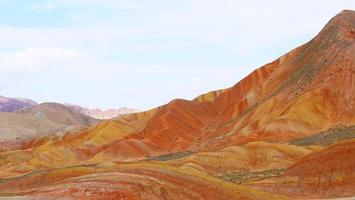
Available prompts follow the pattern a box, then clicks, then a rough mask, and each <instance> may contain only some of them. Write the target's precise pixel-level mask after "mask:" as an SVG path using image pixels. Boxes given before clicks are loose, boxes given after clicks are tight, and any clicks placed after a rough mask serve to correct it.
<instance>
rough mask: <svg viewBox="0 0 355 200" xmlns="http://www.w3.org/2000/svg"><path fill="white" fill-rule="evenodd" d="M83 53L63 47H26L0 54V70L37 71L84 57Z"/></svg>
mask: <svg viewBox="0 0 355 200" xmlns="http://www.w3.org/2000/svg"><path fill="white" fill-rule="evenodd" d="M84 56H85V54H83V53H81V52H79V51H77V50H73V49H63V48H28V49H24V50H19V51H17V52H14V53H3V54H0V70H2V71H9V72H29V71H38V70H41V69H43V68H44V67H51V65H60V64H64V63H66V62H72V61H74V60H77V59H79V58H82V57H84Z"/></svg>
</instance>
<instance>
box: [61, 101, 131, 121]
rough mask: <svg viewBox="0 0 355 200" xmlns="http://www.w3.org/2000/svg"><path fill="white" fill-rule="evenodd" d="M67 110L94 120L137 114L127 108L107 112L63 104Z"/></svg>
mask: <svg viewBox="0 0 355 200" xmlns="http://www.w3.org/2000/svg"><path fill="white" fill-rule="evenodd" d="M64 105H66V106H67V107H68V108H70V109H72V110H73V111H76V112H79V113H82V114H84V115H87V116H90V117H93V118H96V119H111V118H114V117H118V116H120V115H126V114H130V113H135V112H138V110H137V109H133V108H127V107H122V108H118V109H107V110H101V109H98V108H94V109H89V108H84V107H82V106H78V105H73V104H64Z"/></svg>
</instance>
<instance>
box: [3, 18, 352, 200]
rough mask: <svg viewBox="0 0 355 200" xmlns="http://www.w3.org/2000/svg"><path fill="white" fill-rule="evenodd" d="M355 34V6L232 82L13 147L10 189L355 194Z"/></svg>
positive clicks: (222, 195)
mask: <svg viewBox="0 0 355 200" xmlns="http://www.w3.org/2000/svg"><path fill="white" fill-rule="evenodd" d="M354 40H355V12H354V11H343V12H341V13H340V14H338V15H337V16H335V17H334V18H333V19H332V20H331V21H330V22H329V23H328V24H327V25H326V26H325V28H324V29H323V30H322V31H321V32H320V33H319V34H318V35H317V36H316V37H315V38H314V39H312V40H311V41H310V42H308V43H307V44H305V45H302V46H300V47H298V48H296V49H294V50H292V51H291V52H289V53H287V54H285V55H283V56H282V57H280V58H278V59H277V60H275V61H273V62H271V63H269V64H266V65H265V66H263V67H261V68H259V69H257V70H255V71H254V72H253V73H251V74H250V75H249V76H247V77H245V78H244V79H243V80H241V81H240V82H238V83H237V84H236V85H234V86H233V87H231V88H227V89H223V90H219V91H213V92H210V93H207V94H203V95H201V96H199V97H197V98H195V99H194V100H192V101H187V100H182V99H177V100H173V101H171V102H170V103H168V104H166V105H163V106H161V107H158V108H156V109H152V110H149V111H146V112H140V113H133V114H129V115H124V116H122V117H119V118H116V119H113V120H107V121H103V122H102V123H99V124H98V125H97V126H94V127H92V128H90V129H86V130H83V131H80V132H77V133H71V134H67V135H65V136H63V137H62V138H57V139H49V140H48V141H44V142H42V143H41V144H39V145H37V146H34V147H33V148H32V149H30V150H26V151H24V150H20V151H8V152H4V153H1V154H0V164H1V165H0V177H2V178H4V179H3V180H2V181H0V191H1V192H0V194H18V195H25V196H26V197H28V198H30V197H33V198H48V197H51V198H54V199H55V198H57V197H64V198H69V199H70V198H73V199H82V198H92V199H98V198H100V199H105V198H106V199H115V198H116V199H117V198H122V199H125V198H126V199H288V198H290V199H299V198H324V197H327V198H336V197H349V196H354V195H355V192H354V191H355V184H354V182H353V179H354V177H353V174H354V162H353V161H354V160H355V159H354V158H355V157H354V142H353V140H351V139H350V140H349V138H352V137H355V133H354V132H352V131H353V130H354V129H353V128H352V127H354V126H355V116H354V113H355V99H354V96H355V95H354V94H355V83H354V73H355V63H354V60H355V56H354V54H355V41H354ZM332 130H333V131H332ZM334 130H337V131H334ZM352 135H353V136H352ZM323 136H326V137H336V138H335V139H329V138H328V139H324V142H321V144H323V145H322V146H320V145H314V144H317V143H316V142H314V138H317V137H323ZM340 140H345V141H340ZM295 141H297V142H295ZM339 141H340V142H339ZM332 143H335V144H332ZM37 144H38V143H37ZM291 144H294V145H291ZM297 144H299V146H297ZM307 144H310V145H307ZM329 144H332V145H331V146H328V145H329ZM333 160H334V161H335V163H334V162H332V161H333ZM38 169H41V170H42V171H41V170H38ZM323 169H324V170H325V171H324V172H322V170H323ZM327 174H333V175H334V176H333V175H332V176H327ZM318 177H320V178H318ZM297 179H299V180H297ZM329 180H330V181H329ZM328 183H330V185H329V184H328ZM332 184H335V186H336V187H335V189H330V188H332V187H330V186H332ZM98 186H100V187H98ZM98 188H100V189H98ZM307 191H308V192H307ZM309 191H311V192H309ZM315 191H321V192H319V193H318V192H315ZM285 195H286V196H285Z"/></svg>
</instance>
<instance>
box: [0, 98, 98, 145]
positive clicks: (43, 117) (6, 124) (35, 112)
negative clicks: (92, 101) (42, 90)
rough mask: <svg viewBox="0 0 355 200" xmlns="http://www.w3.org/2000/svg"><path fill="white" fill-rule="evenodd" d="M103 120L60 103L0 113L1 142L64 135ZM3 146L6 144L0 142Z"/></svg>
mask: <svg viewBox="0 0 355 200" xmlns="http://www.w3.org/2000/svg"><path fill="white" fill-rule="evenodd" d="M99 121H100V120H98V119H94V118H91V117H89V116H86V115H83V114H81V113H77V112H75V111H72V110H71V109H69V108H67V107H66V106H64V105H62V104H58V103H42V104H38V105H34V106H32V107H27V108H23V109H21V110H18V111H17V112H13V113H10V112H0V143H1V141H8V142H10V144H14V143H22V142H25V141H29V140H31V139H35V138H41V137H46V136H54V135H63V134H64V133H67V132H72V131H74V130H78V129H80V128H84V127H89V126H91V125H94V124H96V123H98V122H99ZM8 144H9V143H8ZM1 149H6V147H1V145H0V150H1Z"/></svg>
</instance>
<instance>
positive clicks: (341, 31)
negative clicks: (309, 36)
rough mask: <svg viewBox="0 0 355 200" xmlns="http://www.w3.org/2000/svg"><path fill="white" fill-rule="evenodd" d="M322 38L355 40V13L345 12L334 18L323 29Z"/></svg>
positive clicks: (351, 11)
mask: <svg viewBox="0 0 355 200" xmlns="http://www.w3.org/2000/svg"><path fill="white" fill-rule="evenodd" d="M319 35H320V36H328V37H329V36H331V37H332V38H333V39H339V40H354V39H355V11H353V10H343V11H341V12H340V13H339V14H337V15H336V16H334V17H333V18H332V19H331V20H330V21H329V22H328V23H327V24H326V26H325V27H324V28H323V29H322V31H321V32H320V34H319Z"/></svg>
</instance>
